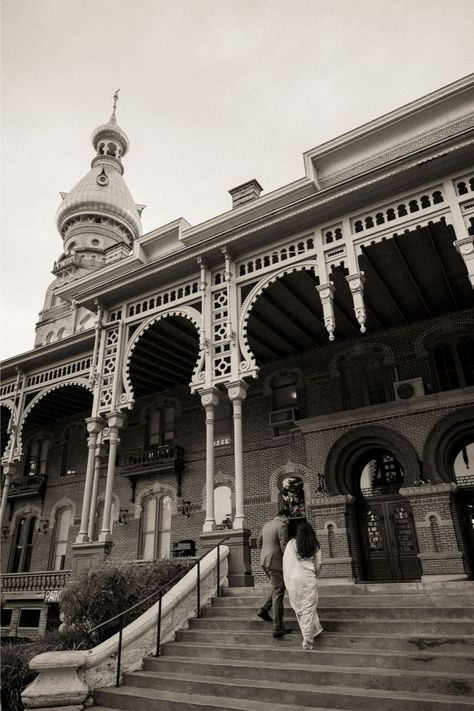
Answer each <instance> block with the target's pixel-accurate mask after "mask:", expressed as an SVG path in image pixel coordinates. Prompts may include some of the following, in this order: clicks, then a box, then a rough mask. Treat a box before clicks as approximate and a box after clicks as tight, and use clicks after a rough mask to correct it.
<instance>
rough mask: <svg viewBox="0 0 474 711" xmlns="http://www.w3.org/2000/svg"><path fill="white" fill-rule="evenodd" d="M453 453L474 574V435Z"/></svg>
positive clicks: (457, 502)
mask: <svg viewBox="0 0 474 711" xmlns="http://www.w3.org/2000/svg"><path fill="white" fill-rule="evenodd" d="M453 455H454V456H453V462H452V469H453V478H454V481H455V482H456V484H457V485H458V487H459V488H458V491H457V493H456V504H457V507H458V513H459V520H460V522H461V528H462V532H463V537H464V543H465V550H466V552H467V554H468V556H469V561H470V569H471V575H474V436H470V437H467V438H466V439H464V440H463V441H461V443H459V444H458V446H457V447H456V449H455V450H454V451H453Z"/></svg>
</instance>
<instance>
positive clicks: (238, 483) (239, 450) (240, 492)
mask: <svg viewBox="0 0 474 711" xmlns="http://www.w3.org/2000/svg"><path fill="white" fill-rule="evenodd" d="M248 387H249V386H248V384H247V383H246V382H245V381H244V380H239V381H237V382H235V383H226V388H227V390H228V393H229V398H230V400H231V402H232V405H233V415H234V460H235V517H234V526H233V527H234V528H246V527H247V522H246V520H245V511H244V456H243V447H242V402H243V400H245V398H246V396H247V390H248Z"/></svg>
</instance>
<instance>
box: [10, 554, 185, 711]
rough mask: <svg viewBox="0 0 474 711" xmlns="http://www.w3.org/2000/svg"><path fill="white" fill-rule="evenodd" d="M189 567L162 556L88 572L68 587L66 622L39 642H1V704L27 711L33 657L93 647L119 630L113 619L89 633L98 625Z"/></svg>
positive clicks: (33, 674) (63, 612) (131, 616)
mask: <svg viewBox="0 0 474 711" xmlns="http://www.w3.org/2000/svg"><path fill="white" fill-rule="evenodd" d="M187 570H188V567H187V566H183V565H180V564H179V563H175V562H173V561H171V560H159V561H155V562H152V563H149V564H146V565H137V564H136V563H124V564H123V565H120V566H117V565H114V564H112V563H107V564H105V565H103V566H102V567H100V568H91V569H90V570H86V571H84V572H83V573H82V574H81V575H80V577H79V578H77V579H76V580H73V581H72V582H71V583H69V584H68V585H67V587H66V588H65V590H64V594H63V598H62V601H61V616H62V618H63V620H64V623H65V624H64V626H63V627H62V628H61V629H60V630H56V631H54V632H47V633H46V634H45V635H44V637H41V638H39V639H38V640H36V641H34V642H24V641H22V640H12V641H7V642H5V644H3V645H2V647H3V652H2V660H1V670H2V697H1V698H2V709H3V710H4V711H23V708H24V707H23V704H22V701H21V692H22V691H23V689H24V688H25V687H26V686H27V685H28V684H30V683H31V682H32V681H33V680H34V678H35V677H36V672H34V671H33V670H32V669H30V668H29V666H28V665H29V662H30V660H31V659H33V657H35V656H36V655H37V654H41V652H49V651H53V650H55V651H61V650H65V649H88V648H90V647H93V646H95V645H96V644H98V643H99V642H102V641H103V640H104V639H107V638H108V637H110V636H111V635H112V634H114V633H115V632H117V631H118V629H119V623H118V622H115V623H111V624H110V625H106V626H105V627H104V628H102V629H100V630H98V632H97V633H92V634H91V633H90V630H91V629H92V628H93V627H95V626H96V625H99V624H101V623H102V622H105V621H106V620H108V619H109V618H111V617H114V615H117V614H119V613H120V612H124V611H125V610H126V609H127V608H128V607H131V606H132V605H135V604H136V603H137V602H140V600H143V598H145V597H147V595H150V594H151V593H153V592H154V591H157V590H158V589H159V588H160V587H161V586H165V590H166V589H168V588H169V587H170V585H169V583H171V582H172V580H173V579H174V578H176V577H177V576H178V577H182V576H183V575H184V574H185V573H186V571H187ZM156 599H157V598H154V597H153V598H152V599H151V600H150V601H149V602H146V603H144V604H143V605H139V606H138V607H137V608H136V610H134V611H133V612H132V613H130V614H129V615H127V618H126V619H124V625H127V624H129V623H130V622H132V621H133V620H134V619H136V618H137V617H139V615H141V614H143V612H145V610H147V609H148V608H149V607H150V606H151V605H152V604H153V603H154V602H155V601H156Z"/></svg>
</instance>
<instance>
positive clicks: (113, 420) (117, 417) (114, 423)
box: [106, 412, 125, 434]
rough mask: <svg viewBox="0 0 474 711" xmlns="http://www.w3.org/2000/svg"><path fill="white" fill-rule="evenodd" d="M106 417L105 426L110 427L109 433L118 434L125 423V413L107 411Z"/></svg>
mask: <svg viewBox="0 0 474 711" xmlns="http://www.w3.org/2000/svg"><path fill="white" fill-rule="evenodd" d="M106 418H107V426H108V428H109V429H110V434H112V433H116V434H118V431H119V430H120V429H121V428H122V427H123V425H124V424H125V415H123V414H122V413H121V412H109V413H107V415H106Z"/></svg>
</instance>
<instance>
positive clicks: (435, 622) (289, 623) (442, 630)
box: [189, 614, 474, 637]
mask: <svg viewBox="0 0 474 711" xmlns="http://www.w3.org/2000/svg"><path fill="white" fill-rule="evenodd" d="M321 624H322V626H323V628H324V630H325V631H326V632H345V633H349V634H354V633H357V632H361V633H364V632H366V631H367V626H368V624H367V620H362V619H357V620H354V619H352V618H345V617H343V616H342V615H340V616H338V617H337V619H326V617H325V615H324V614H322V615H321ZM262 625H264V626H265V628H267V629H269V627H270V625H269V623H267V622H262V621H261V620H258V619H257V618H256V619H255V620H249V619H238V618H236V619H234V618H232V617H201V618H198V619H192V620H190V623H189V626H190V629H200V630H202V629H208V630H221V631H224V630H228V631H238V630H255V631H259V630H260V629H261V628H262ZM285 626H286V627H288V628H290V629H293V630H299V628H298V623H297V622H296V619H294V617H293V616H292V617H290V616H288V618H287V619H285ZM370 631H371V632H380V633H385V634H386V635H390V634H393V633H403V632H405V633H406V634H412V635H415V634H423V635H437V636H440V635H443V636H444V635H448V634H449V635H456V636H460V637H462V636H463V635H474V622H458V621H448V620H445V619H444V620H443V619H435V618H432V619H429V620H426V621H424V620H419V619H415V620H394V619H393V618H391V619H386V618H382V617H377V619H375V620H371V621H370Z"/></svg>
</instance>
